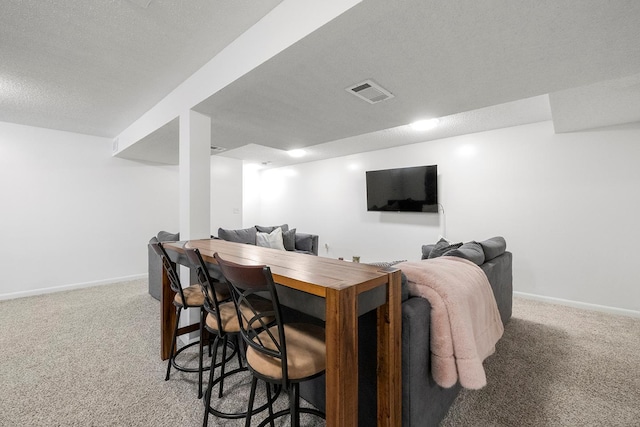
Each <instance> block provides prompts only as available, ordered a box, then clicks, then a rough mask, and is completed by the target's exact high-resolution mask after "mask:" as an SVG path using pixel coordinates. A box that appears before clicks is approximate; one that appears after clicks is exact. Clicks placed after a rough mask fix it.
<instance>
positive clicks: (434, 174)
mask: <svg viewBox="0 0 640 427" xmlns="http://www.w3.org/2000/svg"><path fill="white" fill-rule="evenodd" d="M366 174H367V210H368V211H386V212H438V166H437V165H431V166H416V167H410V168H398V169H385V170H377V171H367V172H366Z"/></svg>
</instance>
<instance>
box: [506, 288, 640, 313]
mask: <svg viewBox="0 0 640 427" xmlns="http://www.w3.org/2000/svg"><path fill="white" fill-rule="evenodd" d="M513 296H516V297H520V298H525V299H530V300H536V301H543V302H549V303H552V304H559V305H566V306H568V307H575V308H582V309H585V310H592V311H602V312H605V313H609V314H617V315H620V316H628V317H638V318H640V311H636V310H628V309H625V308H617V307H609V306H606V305H598V304H590V303H586V302H580V301H572V300H568V299H562V298H554V297H547V296H543V295H536V294H528V293H525V292H516V291H514V292H513Z"/></svg>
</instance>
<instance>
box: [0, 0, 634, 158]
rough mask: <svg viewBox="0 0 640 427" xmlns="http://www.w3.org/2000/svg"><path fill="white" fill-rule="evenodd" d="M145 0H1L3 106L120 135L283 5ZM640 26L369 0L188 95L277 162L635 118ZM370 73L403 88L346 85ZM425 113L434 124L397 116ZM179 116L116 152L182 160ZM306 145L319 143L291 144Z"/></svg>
mask: <svg viewBox="0 0 640 427" xmlns="http://www.w3.org/2000/svg"><path fill="white" fill-rule="evenodd" d="M147 2H148V0H136V1H135V2H130V1H125V0H121V1H115V0H114V1H111V2H107V3H101V4H100V5H96V4H94V3H91V6H88V5H87V4H86V2H81V1H51V2H35V1H31V2H29V1H23V2H10V3H9V4H8V5H7V4H6V2H3V5H2V6H1V8H2V10H1V12H2V13H0V37H1V39H2V47H1V49H2V54H3V61H2V62H0V85H1V86H0V87H1V88H2V91H1V92H0V120H2V121H9V122H15V123H24V124H29V125H34V126H43V127H51V128H56V129H64V130H70V131H74V132H81V133H89V134H94V135H102V136H115V135H117V134H118V132H121V131H122V130H123V129H124V128H125V127H126V126H128V125H129V124H130V123H132V122H133V121H135V120H136V119H137V118H139V117H140V116H141V115H142V113H143V112H145V111H146V110H148V109H149V108H150V107H151V106H152V105H154V104H155V103H156V102H157V101H158V100H160V99H162V98H163V97H164V96H165V95H166V94H168V93H169V92H170V91H171V90H172V89H174V88H175V87H176V86H177V85H178V84H179V83H180V82H182V81H183V80H184V79H186V77H188V76H189V75H190V74H192V73H193V72H194V71H195V70H196V69H198V68H199V67H200V66H201V65H202V64H204V63H205V62H207V61H208V60H209V59H210V58H211V57H213V55H215V54H216V53H217V52H219V51H220V50H221V49H222V48H223V47H224V46H225V45H226V44H228V43H229V42H230V41H232V40H233V39H234V38H235V37H237V36H238V35H239V34H241V33H242V32H243V31H244V30H246V29H247V28H248V27H249V26H251V25H252V24H253V23H255V22H257V20H259V19H260V17H261V16H263V15H264V14H266V13H268V12H269V11H270V10H271V9H272V8H273V7H274V6H276V5H277V4H278V3H279V2H278V1H270V2H269V1H264V0H261V1H260V2H252V1H234V2H228V1H226V2H225V1H215V2H213V1H204V0H203V1H189V2H188V3H186V2H179V3H176V2H171V1H169V0H165V1H162V0H152V1H151V3H150V4H149V7H148V8H144V7H140V6H138V5H136V4H135V3H138V4H142V6H144V5H145V3H147ZM176 4H179V6H177V5H176ZM5 12H7V13H5ZM639 24H640V2H638V1H637V0H627V1H624V0H617V1H615V2H603V1H601V0H566V1H558V0H546V1H536V2H528V1H527V2H524V1H516V2H514V1H512V0H491V1H481V2H478V1H475V0H456V1H449V2H434V1H424V0H404V1H402V2H389V1H386V0H364V1H363V2H361V3H360V4H358V5H356V6H355V7H353V8H352V9H350V10H348V11H347V12H345V13H344V14H342V15H341V16H338V17H337V18H336V19H334V20H333V21H331V22H329V23H328V24H326V25H325V26H323V27H321V28H320V29H318V30H317V31H315V32H313V33H312V34H310V35H309V36H307V37H305V38H303V39H302V40H300V41H298V42H297V43H295V44H294V45H293V46H291V47H289V48H288V49H286V50H284V51H283V52H281V53H280V54H278V55H276V56H275V57H273V58H271V59H270V60H268V61H266V62H265V63H263V64H262V65H260V66H258V67H257V68H255V69H254V70H252V71H250V72H249V73H247V74H245V75H244V76H243V77H241V78H239V79H238V80H236V81H235V82H233V83H231V84H229V85H228V86H226V87H225V88H223V89H222V90H220V91H219V92H217V93H215V94H213V95H212V96H210V97H209V98H208V99H206V100H205V101H203V102H202V103H201V104H199V105H197V106H195V108H194V109H195V110H197V111H200V112H202V113H205V114H208V115H210V116H211V117H212V135H213V136H214V140H213V142H212V143H213V144H214V145H216V146H221V147H224V148H225V149H226V150H227V151H224V152H223V153H222V154H220V155H224V156H228V157H234V158H240V159H243V160H253V161H263V162H264V161H269V162H272V163H271V165H273V166H277V165H282V164H290V163H292V162H294V161H295V162H299V161H308V160H315V159H319V158H327V157H331V156H336V155H344V154H351V153H354V152H358V151H367V150H371V149H379V148H384V147H388V146H394V145H402V144H408V143H413V142H419V141H425V140H430V139H435V138H443V137H447V136H452V135H459V134H463V133H470V132H477V131H481V130H488V129H494V128H500V127H506V126H513V125H518V124H523V123H531V122H535V121H541V120H548V119H553V121H554V125H555V129H556V131H557V132H564V131H577V130H584V129H590V128H594V127H601V126H608V125H614V124H620V123H627V122H635V121H640V89H639V87H640V84H639V82H640V43H638V30H637V28H638V25H639ZM205 41H206V42H205ZM4 58H9V60H8V61H5V60H4ZM365 79H373V80H374V81H376V82H377V83H379V84H380V85H382V86H383V87H384V88H386V89H388V90H389V91H391V92H392V93H393V94H394V95H395V97H394V98H392V99H390V100H388V101H384V102H381V103H379V104H374V105H371V104H368V103H366V102H364V101H362V100H360V99H358V98H356V97H354V96H353V95H351V94H349V93H347V92H346V91H345V88H347V87H349V86H351V85H353V84H355V83H358V82H360V81H363V80H365ZM7 94H8V95H7ZM547 95H548V96H547ZM421 117H439V118H440V119H441V126H440V127H439V128H438V129H436V130H434V131H430V132H428V133H424V134H416V133H415V132H412V131H410V130H408V129H407V127H406V126H403V125H405V124H407V123H409V122H411V121H412V120H415V119H417V118H421ZM177 126H178V123H177V120H174V121H172V122H169V123H168V124H167V125H165V126H163V127H162V128H160V129H159V130H158V131H156V132H154V133H152V134H151V135H149V136H148V137H146V138H144V139H143V140H141V141H140V142H138V143H136V144H134V145H133V146H131V147H130V148H128V149H127V150H126V151H125V152H124V153H122V154H123V157H128V158H135V159H142V160H148V161H156V162H166V163H175V162H176V160H177V135H178V132H177ZM300 147H307V150H308V151H309V153H310V156H308V157H305V158H304V159H302V160H291V159H289V158H287V157H286V156H285V150H288V149H291V148H300Z"/></svg>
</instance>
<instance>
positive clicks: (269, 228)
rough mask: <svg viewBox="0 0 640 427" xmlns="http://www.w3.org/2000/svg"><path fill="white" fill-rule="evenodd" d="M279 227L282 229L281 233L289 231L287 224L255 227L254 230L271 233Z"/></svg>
mask: <svg viewBox="0 0 640 427" xmlns="http://www.w3.org/2000/svg"><path fill="white" fill-rule="evenodd" d="M278 227H280V228H281V229H282V232H283V233H284V232H285V231H287V230H289V224H282V225H268V226H267V225H256V230H258V231H259V232H261V233H271V232H272V231H273V230H274V229H276V228H278Z"/></svg>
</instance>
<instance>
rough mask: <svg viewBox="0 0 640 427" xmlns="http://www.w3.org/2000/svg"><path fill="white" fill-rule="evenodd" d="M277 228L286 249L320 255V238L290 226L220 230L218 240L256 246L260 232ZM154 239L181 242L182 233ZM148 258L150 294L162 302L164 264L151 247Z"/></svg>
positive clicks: (165, 232)
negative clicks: (280, 230)
mask: <svg viewBox="0 0 640 427" xmlns="http://www.w3.org/2000/svg"><path fill="white" fill-rule="evenodd" d="M276 227H280V228H281V229H282V231H283V244H284V246H285V249H287V250H292V251H295V252H299V253H306V254H312V255H318V236H317V235H315V234H308V233H299V232H298V231H297V230H296V229H295V228H292V229H290V228H289V225H288V224H282V225H277V226H261V225H256V226H254V227H249V228H243V229H238V230H226V229H223V228H219V229H218V237H217V238H219V239H223V240H227V241H231V242H238V243H247V244H251V245H255V244H256V235H257V233H258V232H262V233H271V232H272V231H273V229H274V228H276ZM214 238H215V237H214ZM154 239H157V240H158V241H160V242H175V241H178V240H180V233H175V234H174V233H169V232H167V231H160V232H159V233H158V235H157V236H155V237H152V238H151V240H149V243H151V242H152V241H153V240H154ZM148 256H149V294H151V296H152V297H154V298H155V299H157V300H160V294H161V289H162V262H160V258H159V257H158V256H157V255H156V253H155V252H154V251H153V250H152V249H151V246H149V247H148ZM174 267H175V266H174ZM196 281H197V278H196V276H195V275H193V277H192V283H196Z"/></svg>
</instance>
